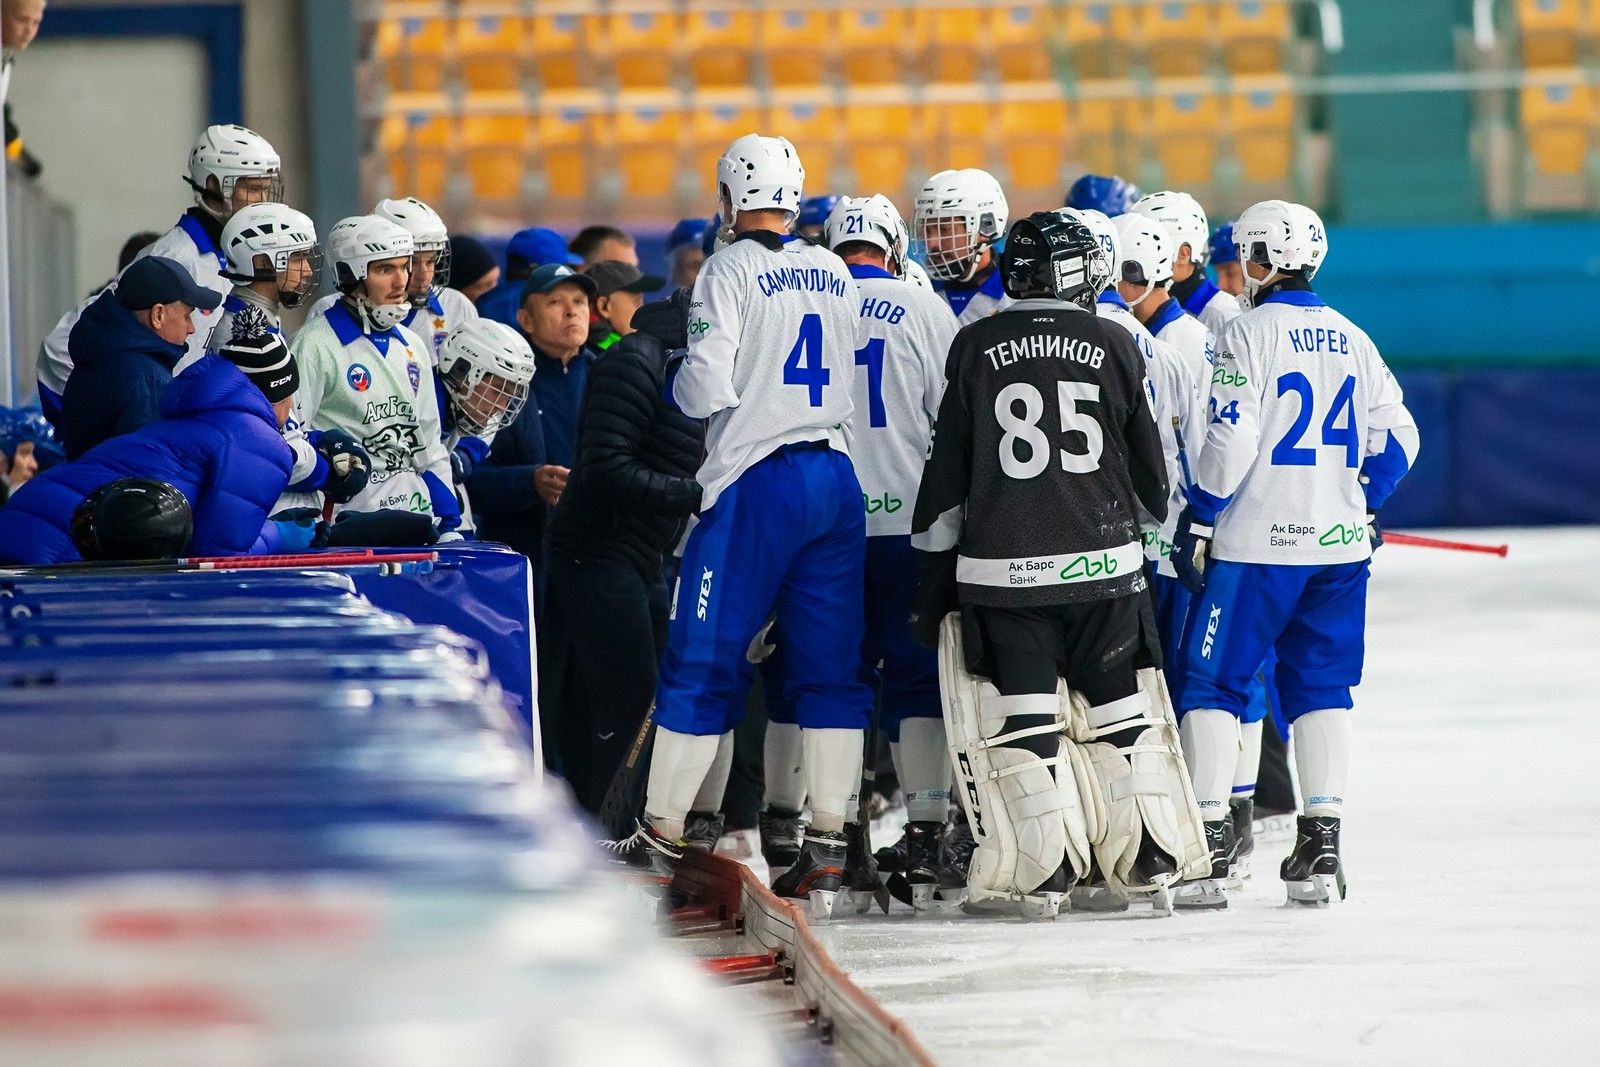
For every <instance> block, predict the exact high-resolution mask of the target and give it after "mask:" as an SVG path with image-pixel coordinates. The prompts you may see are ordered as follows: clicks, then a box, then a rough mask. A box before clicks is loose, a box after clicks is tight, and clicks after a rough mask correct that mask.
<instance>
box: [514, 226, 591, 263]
mask: <svg viewBox="0 0 1600 1067" xmlns="http://www.w3.org/2000/svg"><path fill="white" fill-rule="evenodd" d="M582 262H583V259H582V257H579V256H575V255H573V254H572V253H571V252H569V251H567V239H566V238H565V237H563V236H561V235H560V234H559V233H557V232H556V231H554V230H550V229H546V228H545V227H543V226H532V227H529V228H528V229H526V230H518V231H517V232H516V233H514V234H512V236H511V240H510V241H509V242H507V244H506V269H507V270H510V271H515V270H516V269H517V268H518V267H537V266H539V265H541V264H544V263H565V264H567V265H568V266H572V265H574V264H578V263H582Z"/></svg>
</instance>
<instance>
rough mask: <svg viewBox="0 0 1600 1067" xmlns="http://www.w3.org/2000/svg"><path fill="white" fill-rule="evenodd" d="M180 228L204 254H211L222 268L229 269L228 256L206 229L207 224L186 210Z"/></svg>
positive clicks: (219, 267) (179, 224)
mask: <svg viewBox="0 0 1600 1067" xmlns="http://www.w3.org/2000/svg"><path fill="white" fill-rule="evenodd" d="M178 229H180V230H182V231H183V232H184V233H186V234H188V235H189V240H191V241H193V242H194V246H195V247H196V248H197V249H199V250H200V254H201V255H202V256H210V257H211V258H213V259H215V260H216V261H217V267H218V269H220V270H227V269H228V260H227V257H226V256H224V255H223V254H222V249H220V248H218V247H217V242H216V241H215V240H213V239H212V237H211V234H210V233H208V232H207V231H206V227H205V224H204V223H203V222H201V221H200V220H199V219H197V218H195V217H194V216H193V215H191V214H189V213H188V212H185V213H184V215H183V217H182V218H180V219H179V220H178Z"/></svg>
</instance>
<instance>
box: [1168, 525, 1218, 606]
mask: <svg viewBox="0 0 1600 1067" xmlns="http://www.w3.org/2000/svg"><path fill="white" fill-rule="evenodd" d="M1215 533H1216V531H1215V529H1214V528H1213V527H1212V526H1211V524H1209V523H1203V522H1197V521H1196V520H1195V517H1194V511H1193V509H1192V508H1188V507H1186V508H1184V509H1183V513H1182V514H1181V515H1179V516H1178V532H1177V533H1175V534H1173V535H1172V568H1173V570H1175V571H1177V572H1178V580H1179V581H1180V582H1182V583H1183V586H1184V588H1185V589H1187V590H1189V592H1191V593H1194V594H1195V595H1196V596H1198V595H1199V594H1200V593H1201V592H1203V591H1204V590H1205V587H1206V562H1207V560H1208V559H1210V556H1211V538H1212V537H1213V536H1214V534H1215Z"/></svg>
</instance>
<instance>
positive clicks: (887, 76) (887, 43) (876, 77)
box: [835, 5, 916, 85]
mask: <svg viewBox="0 0 1600 1067" xmlns="http://www.w3.org/2000/svg"><path fill="white" fill-rule="evenodd" d="M835 25H836V27H837V31H836V32H837V34H838V38H837V40H838V45H839V54H840V56H841V58H842V62H843V67H844V76H845V79H846V81H847V82H848V83H849V84H851V85H881V84H883V83H885V82H899V81H901V80H903V79H904V78H905V76H906V70H905V57H906V53H907V51H908V50H914V48H915V43H916V35H915V32H914V29H915V21H914V20H913V19H912V17H911V13H910V12H909V11H905V10H901V9H896V8H886V7H883V6H875V5H863V6H860V7H845V8H842V9H840V11H839V13H838V22H837V23H836V24H835Z"/></svg>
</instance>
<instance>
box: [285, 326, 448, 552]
mask: <svg viewBox="0 0 1600 1067" xmlns="http://www.w3.org/2000/svg"><path fill="white" fill-rule="evenodd" d="M291 347H292V349H293V351H294V353H295V357H296V359H297V360H298V361H299V365H300V390H299V392H297V393H296V394H295V410H294V419H295V421H296V422H297V423H298V424H299V425H300V426H301V427H303V428H305V429H306V430H308V431H309V430H313V429H315V430H327V429H331V428H334V427H338V428H339V429H343V430H346V431H348V432H349V433H351V434H353V435H354V436H355V438H356V439H357V440H359V441H360V442H361V444H362V446H363V447H364V448H365V449H366V450H367V454H368V455H369V456H370V457H371V459H372V480H371V482H369V483H368V485H367V487H366V489H364V490H363V491H362V492H361V493H360V494H359V495H357V496H356V497H355V499H353V500H351V501H350V502H349V503H347V504H344V505H341V506H340V509H339V510H341V511H344V510H349V511H373V510H376V509H378V508H396V509H399V510H401V511H416V512H424V513H428V514H432V515H435V516H437V517H440V518H445V517H447V516H448V517H449V519H450V520H451V524H452V525H453V521H454V519H455V516H456V511H457V508H456V501H455V496H454V494H453V493H452V492H451V489H450V483H451V478H450V453H449V452H448V451H447V450H446V449H445V445H444V438H443V435H442V433H441V431H440V427H439V405H438V400H437V399H436V397H435V393H434V388H433V364H432V361H431V360H430V359H429V358H428V349H427V345H425V344H424V343H423V342H422V341H421V340H420V339H419V338H418V337H417V336H416V335H415V334H413V333H411V331H409V330H407V329H406V328H405V327H403V326H396V327H394V328H393V329H390V330H385V331H383V332H382V333H378V334H369V333H366V332H363V331H362V329H361V327H360V326H359V325H358V324H357V322H356V319H355V317H354V316H353V315H351V313H350V312H349V310H348V309H347V308H345V307H344V306H343V305H337V306H335V307H333V308H331V309H330V310H329V311H328V312H327V313H326V314H324V315H320V316H318V317H317V318H315V319H312V320H310V321H309V322H307V323H306V325H305V326H304V327H303V328H302V329H301V330H300V333H299V334H298V335H297V336H296V337H295V339H294V344H293V345H292V346H291Z"/></svg>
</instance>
